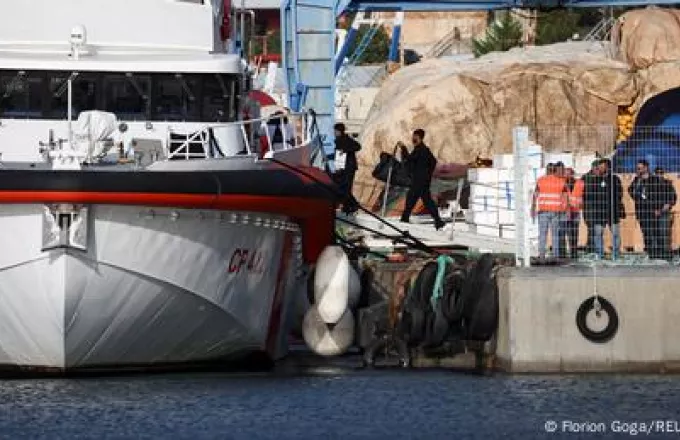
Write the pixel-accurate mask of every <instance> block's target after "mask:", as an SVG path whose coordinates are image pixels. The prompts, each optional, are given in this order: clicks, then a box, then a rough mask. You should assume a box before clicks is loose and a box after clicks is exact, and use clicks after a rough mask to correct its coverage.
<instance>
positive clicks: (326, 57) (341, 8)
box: [281, 0, 680, 159]
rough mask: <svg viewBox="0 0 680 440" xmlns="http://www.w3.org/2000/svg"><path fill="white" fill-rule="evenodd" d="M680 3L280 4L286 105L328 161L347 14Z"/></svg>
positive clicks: (338, 0) (390, 0) (460, 0)
mask: <svg viewBox="0 0 680 440" xmlns="http://www.w3.org/2000/svg"><path fill="white" fill-rule="evenodd" d="M678 3H680V1H679V0H654V1H645V0H419V1H418V0H406V1H397V0H282V4H281V29H282V33H281V35H282V36H281V38H282V40H283V41H282V43H283V44H282V52H283V53H282V58H283V69H284V72H285V76H286V85H287V89H288V103H289V106H290V107H291V108H292V109H294V110H300V109H302V108H308V109H313V110H314V112H315V113H316V118H317V124H318V129H319V132H320V135H321V137H320V142H321V144H322V145H323V149H324V152H325V153H326V155H327V157H328V158H329V159H330V158H332V155H333V154H334V142H333V124H334V122H335V117H334V116H335V115H334V107H335V84H336V75H337V73H338V71H339V70H340V67H341V66H342V64H343V62H344V60H345V58H346V57H347V51H348V47H349V45H350V44H351V42H352V39H353V38H354V37H356V32H354V35H353V32H352V31H353V30H354V31H356V29H354V26H353V29H350V32H349V33H348V36H347V38H346V41H345V44H344V45H343V46H342V48H341V49H340V50H339V53H338V54H337V56H336V54H335V47H336V42H335V29H336V19H337V17H339V16H340V15H342V14H343V13H345V12H348V11H396V12H408V11H421V12H423V11H479V10H495V9H509V8H552V7H570V8H574V7H583V8H593V7H604V6H644V5H651V4H665V5H671V4H678ZM368 42H370V40H368ZM366 44H368V43H366ZM360 48H361V44H360V45H359V47H358V49H360ZM397 49H398V37H397V38H396V39H393V41H392V47H391V50H390V53H391V56H393V57H394V56H395V54H396V51H397Z"/></svg>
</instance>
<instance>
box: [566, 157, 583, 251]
mask: <svg viewBox="0 0 680 440" xmlns="http://www.w3.org/2000/svg"><path fill="white" fill-rule="evenodd" d="M574 174H575V173H574V169H573V168H567V169H566V170H565V174H564V177H565V183H566V185H567V192H568V195H569V206H568V209H567V212H566V215H565V218H564V221H563V222H562V226H561V227H560V232H561V233H562V237H563V239H562V240H560V251H561V253H562V256H566V254H567V247H568V248H569V258H572V259H575V258H577V257H578V252H577V249H578V232H579V226H580V225H581V209H583V190H584V188H585V183H584V182H583V179H576V177H575V176H574Z"/></svg>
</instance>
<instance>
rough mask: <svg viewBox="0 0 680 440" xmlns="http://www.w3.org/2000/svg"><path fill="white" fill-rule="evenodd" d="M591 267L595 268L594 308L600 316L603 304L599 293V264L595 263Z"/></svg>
mask: <svg viewBox="0 0 680 440" xmlns="http://www.w3.org/2000/svg"><path fill="white" fill-rule="evenodd" d="M591 267H592V268H593V296H594V297H595V301H593V308H594V309H595V314H596V315H597V316H598V317H599V316H600V311H601V310H602V305H601V304H600V301H599V295H598V294H597V264H596V263H593V264H592V266H591Z"/></svg>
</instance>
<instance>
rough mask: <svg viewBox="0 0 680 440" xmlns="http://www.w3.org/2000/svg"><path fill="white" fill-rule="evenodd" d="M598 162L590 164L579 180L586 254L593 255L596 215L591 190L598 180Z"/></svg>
mask: <svg viewBox="0 0 680 440" xmlns="http://www.w3.org/2000/svg"><path fill="white" fill-rule="evenodd" d="M599 166H600V161H599V160H595V161H593V162H592V163H591V164H590V171H588V172H587V173H586V174H584V175H583V176H582V177H581V180H583V188H584V192H583V205H582V210H581V213H582V216H583V222H584V223H585V225H586V229H587V231H588V237H587V242H586V252H587V253H589V254H592V253H595V243H594V241H593V238H594V237H595V231H594V229H595V225H594V223H593V221H594V219H595V216H596V213H597V209H598V208H597V206H596V204H595V202H594V201H593V200H592V197H593V196H594V194H595V193H594V192H593V191H592V189H593V188H594V187H596V186H597V181H598V179H599V175H600V169H599Z"/></svg>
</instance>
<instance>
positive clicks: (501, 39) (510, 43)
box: [472, 13, 522, 57]
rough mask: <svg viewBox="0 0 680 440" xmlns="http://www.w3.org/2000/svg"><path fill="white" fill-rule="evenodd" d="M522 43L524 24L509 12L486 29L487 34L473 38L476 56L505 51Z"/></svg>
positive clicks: (473, 49)
mask: <svg viewBox="0 0 680 440" xmlns="http://www.w3.org/2000/svg"><path fill="white" fill-rule="evenodd" d="M521 44H522V25H521V24H520V23H519V22H518V21H517V20H515V19H514V18H513V17H512V15H510V14H509V13H506V14H503V16H502V17H501V19H500V20H496V21H495V22H494V23H492V24H491V25H490V26H489V27H488V28H487V29H486V35H484V37H482V38H479V39H473V40H472V52H473V53H474V54H475V57H479V56H482V55H484V54H487V53H490V52H505V51H506V50H510V49H512V48H513V47H517V46H520V45H521Z"/></svg>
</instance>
